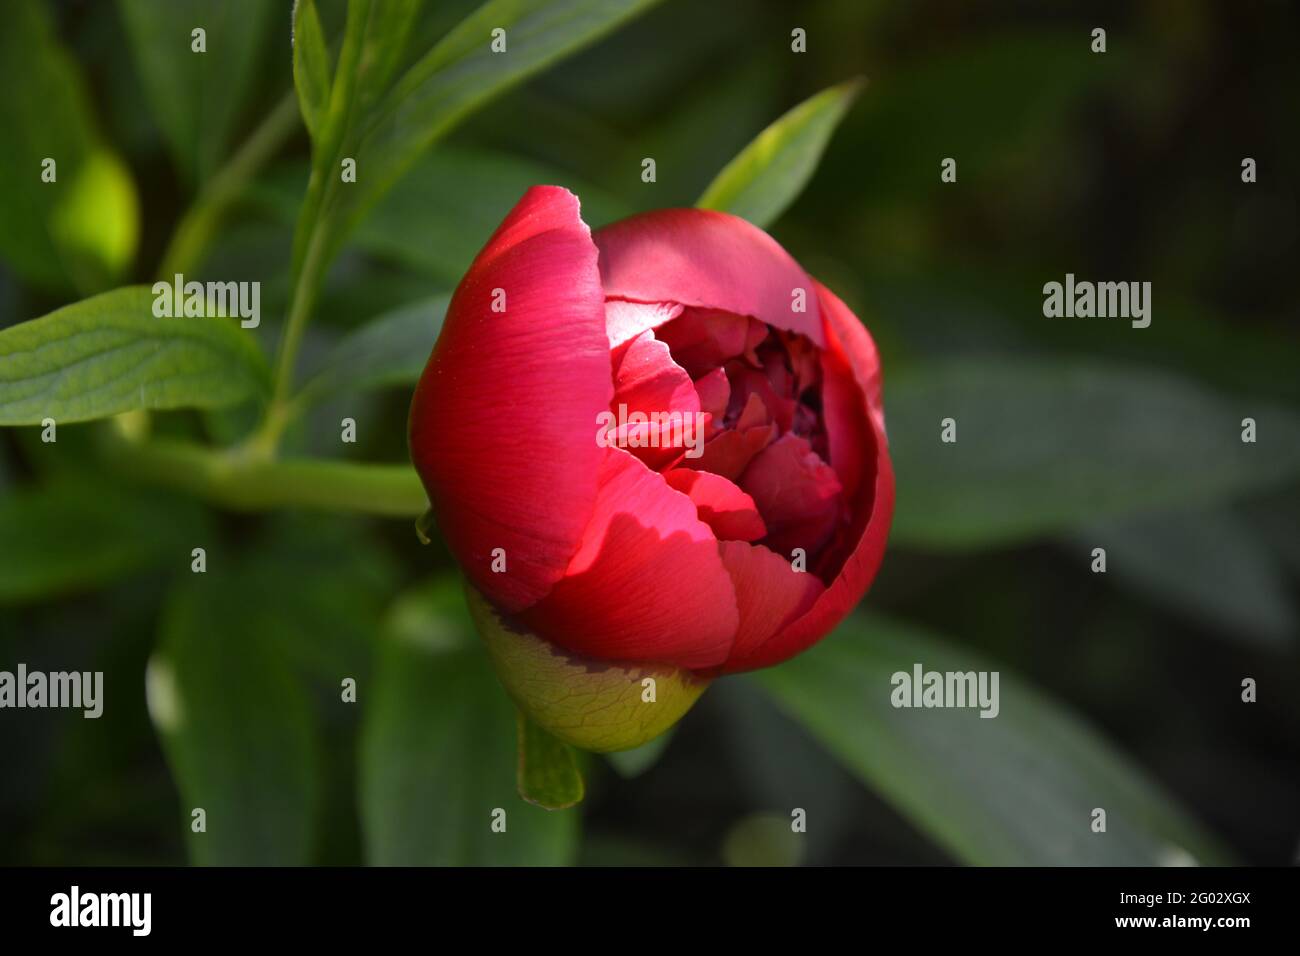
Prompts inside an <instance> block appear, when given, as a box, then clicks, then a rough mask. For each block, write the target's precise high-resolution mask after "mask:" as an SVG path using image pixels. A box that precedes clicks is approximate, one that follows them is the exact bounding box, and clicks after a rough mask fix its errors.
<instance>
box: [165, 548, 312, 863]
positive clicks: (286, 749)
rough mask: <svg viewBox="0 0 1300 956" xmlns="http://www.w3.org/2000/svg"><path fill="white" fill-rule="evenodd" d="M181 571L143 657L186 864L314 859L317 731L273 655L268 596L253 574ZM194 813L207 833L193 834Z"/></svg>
mask: <svg viewBox="0 0 1300 956" xmlns="http://www.w3.org/2000/svg"><path fill="white" fill-rule="evenodd" d="M227 560H228V555H226V554H225V553H223V551H221V550H220V549H218V548H215V547H214V548H210V549H209V551H208V571H207V573H205V574H194V575H190V576H188V577H187V578H183V579H182V581H183V582H184V583H182V584H181V585H180V586H179V587H178V588H177V589H176V591H175V592H174V593H173V595H172V598H171V600H170V601H169V604H168V606H167V608H166V611H165V613H164V617H163V622H162V634H161V643H160V645H159V648H158V650H157V652H156V653H155V655H154V657H153V659H152V660H151V661H150V663H149V669H148V673H147V679H146V691H147V696H148V701H149V714H150V717H151V718H152V720H153V723H154V727H155V728H156V729H157V731H158V735H159V737H160V739H161V740H162V744H163V749H164V752H165V753H166V755H167V761H168V763H169V764H170V766H171V769H172V774H173V776H174V777H175V779H176V783H177V786H178V787H179V788H180V792H181V809H182V821H183V825H184V826H185V830H186V838H187V840H188V843H189V849H190V856H191V859H193V860H194V862H196V863H200V864H205V865H218V866H249V865H275V866H292V865H301V864H306V863H310V862H311V861H312V851H313V841H314V838H315V822H316V817H317V813H318V810H319V802H320V793H319V781H318V772H319V768H320V761H321V756H320V748H321V741H320V733H319V729H318V727H317V723H316V717H315V714H314V713H313V711H312V706H311V701H310V700H309V699H308V697H307V694H306V692H305V689H304V688H303V686H302V685H301V684H300V683H299V682H298V681H297V680H296V679H295V677H294V676H293V674H292V672H291V670H290V668H289V667H288V664H287V662H286V660H285V659H284V657H283V654H282V652H281V650H280V644H281V641H283V640H284V637H283V629H284V628H285V627H286V626H292V623H291V622H288V621H286V620H285V619H283V618H282V617H281V616H279V615H278V614H276V613H274V608H275V606H276V602H277V596H276V595H275V594H274V593H272V589H271V588H270V587H268V586H267V585H265V584H264V583H263V582H261V581H260V580H259V579H258V578H257V577H256V576H254V575H252V574H247V573H243V574H241V573H239V572H235V571H228V570H226V569H225V568H224V567H223V566H222V563H223V562H224V561H227ZM196 808H202V809H203V811H204V813H205V816H206V821H205V822H206V832H199V833H196V832H194V831H193V825H192V820H193V817H192V813H193V811H194V809H196Z"/></svg>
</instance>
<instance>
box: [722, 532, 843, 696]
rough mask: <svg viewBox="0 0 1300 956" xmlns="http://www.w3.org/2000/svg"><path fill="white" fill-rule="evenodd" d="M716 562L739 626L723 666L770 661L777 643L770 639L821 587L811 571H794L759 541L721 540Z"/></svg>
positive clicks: (732, 668)
mask: <svg viewBox="0 0 1300 956" xmlns="http://www.w3.org/2000/svg"><path fill="white" fill-rule="evenodd" d="M719 547H720V548H721V550H722V563H723V564H725V565H726V566H727V573H728V574H730V575H731V582H732V584H733V585H734V586H735V590H736V606H737V608H738V609H739V612H740V627H739V628H738V629H737V631H736V642H735V645H734V646H733V647H732V650H731V654H730V655H728V657H727V661H726V663H725V664H724V665H723V669H724V671H726V672H732V671H743V670H752V669H754V668H758V667H767V666H768V665H769V664H773V663H776V660H777V659H782V660H783V659H784V657H779V658H778V657H777V655H779V654H780V648H773V647H772V646H771V640H772V638H773V637H774V636H775V635H776V634H777V633H778V632H780V631H781V629H782V628H784V627H785V626H786V625H787V624H789V623H790V622H791V621H793V620H795V619H796V618H798V617H799V616H800V615H802V614H804V613H805V612H806V611H807V610H808V609H809V608H811V607H812V606H813V604H814V603H815V602H816V600H817V598H818V597H820V596H821V594H822V592H823V591H824V590H825V585H823V584H822V582H821V581H820V580H818V578H817V576H816V575H814V574H808V573H806V572H799V571H795V570H794V568H793V567H791V565H790V562H789V561H787V560H786V559H785V558H782V557H781V556H780V555H778V554H773V553H772V552H771V551H769V550H768V549H767V548H765V547H762V546H761V545H758V546H755V545H749V544H745V543H744V542H742V541H723V542H722V543H721V544H720V545H719Z"/></svg>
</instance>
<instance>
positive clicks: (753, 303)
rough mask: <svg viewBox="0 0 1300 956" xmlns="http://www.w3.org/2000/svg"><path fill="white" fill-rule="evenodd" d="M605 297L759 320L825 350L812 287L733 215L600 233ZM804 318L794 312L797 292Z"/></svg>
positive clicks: (674, 219) (658, 220)
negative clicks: (691, 307)
mask: <svg viewBox="0 0 1300 956" xmlns="http://www.w3.org/2000/svg"><path fill="white" fill-rule="evenodd" d="M593 239H594V240H595V242H596V245H597V247H598V248H599V249H600V276H601V282H602V283H603V285H604V287H605V294H606V295H607V296H609V297H611V298H616V299H630V300H632V301H634V302H680V303H681V304H682V305H685V306H695V307H698V308H703V309H718V310H721V311H724V312H734V313H736V314H737V315H747V316H753V317H754V318H756V319H759V320H761V321H763V322H766V323H768V324H769V325H773V326H775V327H777V328H779V329H787V330H789V331H791V332H799V333H801V334H803V335H806V336H808V338H810V339H812V340H813V341H814V342H815V343H817V344H818V345H825V343H826V339H825V332H824V330H823V327H822V320H821V313H820V309H819V306H818V302H817V294H816V291H815V288H814V286H813V282H812V280H811V279H810V278H809V277H808V275H807V273H805V272H804V271H803V269H801V268H800V267H799V265H798V263H796V262H795V261H794V260H793V259H792V258H790V255H789V253H787V252H786V251H785V250H784V249H782V248H781V246H780V245H778V244H777V242H776V240H775V239H773V238H772V237H771V236H769V235H768V234H767V233H765V232H763V230H761V229H759V228H758V227H756V226H754V225H751V224H750V223H748V222H746V221H745V220H743V219H740V218H738V217H736V216H732V215H729V214H727V213H721V212H714V211H712V210H706V209H660V210H656V211H654V212H648V213H643V214H641V215H639V216H632V217H631V218H629V219H624V220H621V221H620V222H616V223H613V224H612V225H609V226H605V227H604V228H603V229H600V230H598V231H597V232H596V233H595V235H594V236H593ZM796 289H800V290H803V299H804V301H803V306H804V308H805V311H803V312H796V311H794V308H795V302H796V300H795V296H794V291H795V290H796Z"/></svg>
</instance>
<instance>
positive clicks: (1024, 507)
mask: <svg viewBox="0 0 1300 956" xmlns="http://www.w3.org/2000/svg"><path fill="white" fill-rule="evenodd" d="M1247 416H1249V417H1253V418H1255V419H1256V421H1257V422H1258V424H1259V429H1260V439H1259V441H1258V442H1257V443H1255V444H1246V443H1243V442H1242V441H1241V420H1242V418H1244V417H1247ZM945 418H951V419H953V420H954V421H955V422H956V438H957V440H956V441H955V442H951V443H946V442H943V441H941V440H940V436H941V424H940V423H941V422H942V420H943V419H945ZM885 421H886V426H887V428H888V433H889V449H890V455H891V457H892V459H893V462H894V468H895V472H896V476H897V488H898V501H897V508H896V510H895V514H894V528H893V531H892V533H891V540H892V542H893V543H895V544H903V545H906V546H912V547H922V548H935V549H962V548H966V549H969V548H981V547H992V546H998V545H1005V544H1012V543H1018V542H1022V541H1028V540H1032V539H1034V538H1038V537H1041V536H1043V535H1047V534H1052V533H1056V532H1060V531H1066V530H1070V529H1073V528H1078V527H1080V526H1083V525H1086V524H1088V523H1090V522H1093V521H1096V520H1099V519H1103V518H1111V517H1116V516H1122V515H1129V514H1137V513H1140V512H1143V511H1157V510H1167V509H1169V508H1174V507H1179V506H1183V505H1189V506H1190V505H1196V504H1204V503H1211V502H1221V501H1226V500H1229V499H1232V498H1236V497H1240V496H1242V495H1245V494H1247V493H1250V492H1253V491H1258V490H1260V489H1264V488H1267V487H1269V486H1272V485H1277V484H1280V483H1284V482H1286V481H1291V480H1294V479H1295V477H1296V476H1297V475H1300V421H1297V419H1296V417H1295V416H1294V415H1293V414H1292V413H1290V412H1288V411H1286V410H1284V409H1281V408H1278V407H1276V406H1273V405H1269V404H1267V403H1265V402H1261V401H1259V400H1255V399H1244V398H1235V399H1230V398H1226V397H1220V396H1217V395H1214V394H1213V393H1210V392H1206V391H1203V390H1201V389H1200V388H1199V387H1198V386H1196V385H1194V384H1192V383H1190V382H1187V381H1184V380H1181V379H1179V378H1177V377H1176V376H1172V375H1169V374H1166V373H1164V372H1161V371H1158V370H1154V369H1149V368H1142V367H1134V366H1123V365H1118V366H1116V365H1103V364H1098V363H1089V362H1080V361H1067V360H1056V359H1028V358H1026V359H1006V358H998V359H992V358H990V359H979V360H976V359H965V358H963V359H958V360H953V361H943V362H937V363H934V364H931V365H927V366H924V367H922V368H916V369H913V370H909V371H907V372H904V373H903V374H901V375H899V376H897V377H894V378H891V379H888V380H887V381H886V384H885Z"/></svg>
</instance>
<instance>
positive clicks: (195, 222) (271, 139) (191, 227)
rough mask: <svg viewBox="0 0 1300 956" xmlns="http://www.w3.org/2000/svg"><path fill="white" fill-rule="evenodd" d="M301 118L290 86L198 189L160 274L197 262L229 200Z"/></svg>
mask: <svg viewBox="0 0 1300 956" xmlns="http://www.w3.org/2000/svg"><path fill="white" fill-rule="evenodd" d="M300 122H301V120H300V119H299V114H298V98H297V94H296V93H294V92H293V91H292V90H290V91H289V93H288V95H286V96H285V97H284V98H283V99H281V100H280V102H279V103H277V104H276V106H275V109H273V110H272V111H271V112H270V113H269V114H268V115H267V117H266V119H264V120H262V123H261V125H259V126H258V127H257V129H256V130H254V131H253V135H252V136H250V137H249V138H248V140H247V141H246V142H245V143H244V145H243V146H241V147H240V148H239V151H238V152H237V153H235V155H234V156H232V157H231V158H230V159H229V160H228V161H227V162H226V164H225V165H224V166H222V167H221V169H220V170H218V172H217V173H216V175H215V176H213V177H212V179H210V180H209V181H208V183H207V185H206V186H204V187H203V189H202V190H201V191H200V192H199V195H198V197H197V198H196V199H195V200H194V204H193V205H192V206H190V208H189V210H188V211H187V212H186V213H185V215H184V217H183V218H182V219H181V221H180V223H179V224H178V225H177V227H176V231H175V232H173V233H172V238H171V241H170V242H169V243H168V245H167V251H166V252H165V253H163V257H162V263H161V265H159V267H158V274H159V276H160V277H162V278H164V279H170V278H171V277H172V276H174V275H176V274H177V273H180V274H182V275H184V274H185V273H187V272H190V271H191V270H193V269H194V268H196V267H197V266H198V264H199V263H200V262H201V261H202V260H203V255H204V253H205V252H206V251H207V247H208V243H209V242H210V241H211V239H212V236H213V234H214V233H215V232H216V229H217V226H218V225H219V224H220V222H221V218H222V217H223V216H224V215H225V214H226V211H227V209H228V208H229V207H230V204H231V203H232V202H234V200H235V199H236V198H238V196H239V194H240V193H241V192H243V190H244V187H245V186H246V185H247V184H248V182H249V180H251V179H252V178H253V177H254V176H255V175H256V174H257V171H258V170H259V169H261V168H262V167H263V166H264V165H266V163H267V161H269V160H270V159H271V157H272V156H274V155H275V154H276V152H278V151H279V149H280V147H281V146H283V145H284V142H285V140H287V139H288V138H289V137H290V136H291V135H293V132H294V130H296V129H297V128H298V125H299V123H300Z"/></svg>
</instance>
